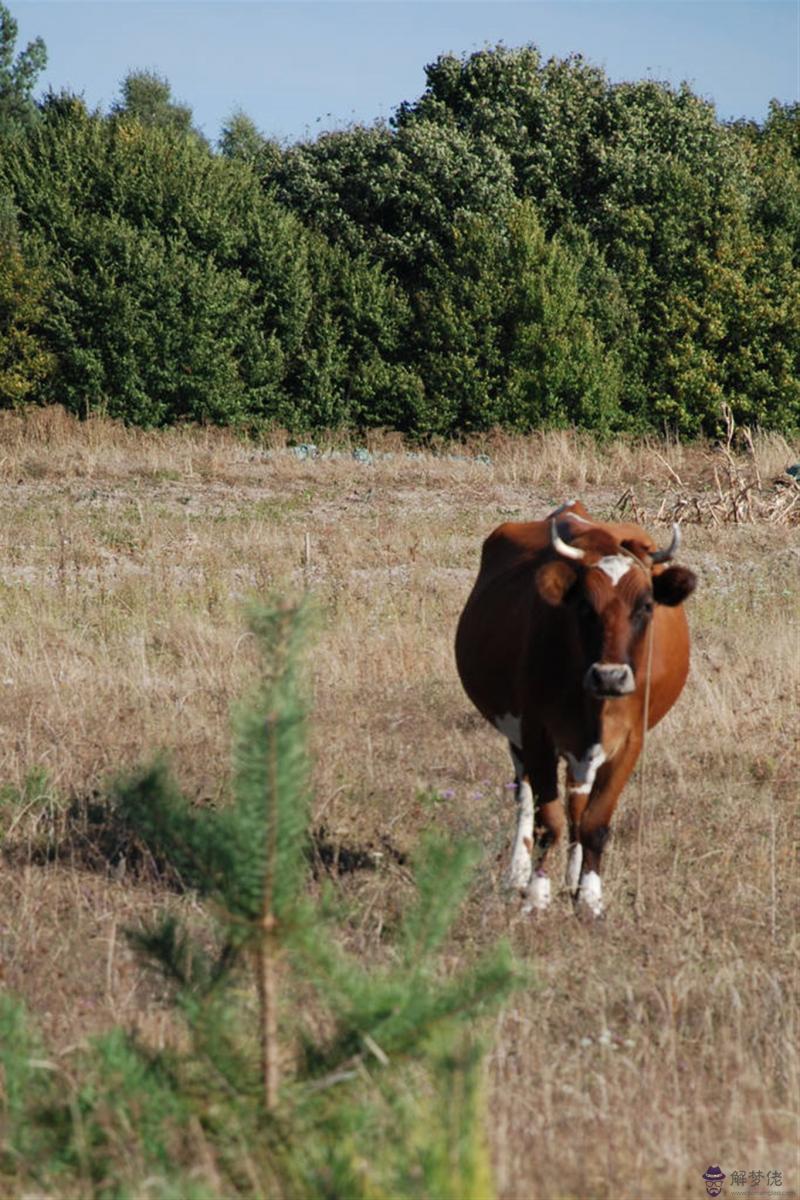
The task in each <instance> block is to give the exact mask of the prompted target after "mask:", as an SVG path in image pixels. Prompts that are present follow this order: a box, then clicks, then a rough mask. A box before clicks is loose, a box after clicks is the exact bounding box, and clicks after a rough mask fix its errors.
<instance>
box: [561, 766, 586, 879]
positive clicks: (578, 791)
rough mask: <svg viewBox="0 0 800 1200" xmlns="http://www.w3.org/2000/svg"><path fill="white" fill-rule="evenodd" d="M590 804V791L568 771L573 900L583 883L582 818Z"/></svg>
mask: <svg viewBox="0 0 800 1200" xmlns="http://www.w3.org/2000/svg"><path fill="white" fill-rule="evenodd" d="M588 803H589V791H588V789H587V788H586V787H585V786H584V785H582V784H579V783H576V782H575V780H574V779H573V778H572V776H571V774H570V772H569V771H567V815H568V817H569V847H568V849H567V872H566V879H565V882H566V885H567V888H568V890H569V892H570V893H571V895H572V897H573V899H574V898H575V896H577V894H578V887H579V886H580V882H581V867H582V866H583V846H582V845H581V833H580V829H581V818H582V817H583V814H584V811H585V810H586V805H587V804H588Z"/></svg>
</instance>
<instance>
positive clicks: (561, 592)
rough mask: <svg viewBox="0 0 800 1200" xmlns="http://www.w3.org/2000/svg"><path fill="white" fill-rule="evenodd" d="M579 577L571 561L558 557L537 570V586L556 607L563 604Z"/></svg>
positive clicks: (544, 598) (541, 593) (549, 602)
mask: <svg viewBox="0 0 800 1200" xmlns="http://www.w3.org/2000/svg"><path fill="white" fill-rule="evenodd" d="M577 578H578V576H577V575H576V574H575V571H574V569H573V568H572V567H571V566H570V565H569V563H565V562H564V560H563V559H560V558H557V559H555V560H554V561H553V562H547V563H545V564H544V566H543V567H539V570H538V571H537V572H536V588H537V591H538V592H539V595H540V596H541V597H542V599H543V600H544V601H546V602H547V603H548V604H552V605H553V606H554V607H555V606H556V605H558V604H561V602H562V600H563V599H564V597H565V596H566V594H567V592H568V591H569V589H570V588H571V587H572V586H573V585H574V583H575V582H576V580H577Z"/></svg>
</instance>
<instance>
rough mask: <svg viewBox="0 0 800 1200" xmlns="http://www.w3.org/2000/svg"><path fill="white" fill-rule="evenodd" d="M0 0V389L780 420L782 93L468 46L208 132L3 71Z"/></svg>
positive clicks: (22, 399) (796, 201) (436, 422)
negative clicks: (274, 122) (766, 101)
mask: <svg viewBox="0 0 800 1200" xmlns="http://www.w3.org/2000/svg"><path fill="white" fill-rule="evenodd" d="M16 36H17V28H16V24H15V22H14V20H13V18H12V17H11V15H10V13H9V12H8V10H7V9H5V8H4V7H3V6H2V5H0V404H2V405H4V406H6V407H8V406H16V405H20V404H25V403H31V402H35V403H43V404H48V403H60V404H63V405H64V406H65V407H66V408H67V409H68V410H70V411H72V412H75V413H78V414H81V415H88V414H92V413H102V414H107V415H110V416H113V417H118V418H122V419H124V420H125V421H128V422H131V423H135V424H141V425H147V426H158V425H164V424H170V423H173V422H176V421H182V420H188V421H202V422H216V423H224V424H228V423H234V424H239V425H242V426H245V427H260V426H263V425H265V424H277V425H282V426H285V427H287V428H288V429H290V430H293V431H306V430H313V429H315V428H322V427H339V426H342V427H348V428H365V427H368V426H389V427H392V428H396V429H399V430H402V431H404V432H406V433H409V434H412V435H415V436H423V437H425V436H432V435H460V434H463V433H468V432H471V431H480V430H484V429H488V428H491V427H494V426H502V427H505V428H507V429H511V430H520V431H524V430H529V429H533V428H541V427H546V426H565V425H575V426H579V427H583V428H587V429H592V430H595V431H597V432H599V433H601V434H610V433H614V432H624V431H630V432H646V431H649V430H663V429H668V430H670V431H674V432H676V433H680V434H683V435H690V436H691V435H695V434H701V433H708V434H713V433H715V432H716V431H717V430H718V427H719V425H720V421H721V408H722V405H723V403H724V404H727V405H728V406H729V407H730V409H731V411H732V413H733V416H734V418H735V420H736V421H737V422H738V423H742V424H749V425H760V426H762V427H764V428H769V429H776V430H782V431H784V432H791V431H792V430H795V429H797V428H798V426H800V105H798V104H780V103H778V102H777V101H775V102H773V103H772V105H771V107H770V112H769V115H768V117H767V119H766V120H765V121H764V122H763V123H756V122H751V121H741V122H734V123H723V122H721V121H719V119H718V118H717V116H716V113H715V110H714V107H713V105H712V104H711V103H709V102H708V101H706V100H704V99H702V98H700V97H698V96H697V95H695V94H694V93H693V92H692V90H691V89H690V88H689V87H688V86H686V85H682V86H681V87H679V88H673V87H671V86H668V85H666V84H663V83H658V82H654V81H652V80H646V81H640V82H634V83H624V84H613V83H611V81H610V80H609V79H608V78H607V76H606V75H605V73H604V72H603V71H602V70H601V69H600V68H598V67H595V66H593V65H591V64H590V63H588V62H586V61H585V60H584V59H583V58H581V57H580V56H571V57H569V58H566V59H557V58H551V59H548V60H545V59H543V57H542V55H541V54H540V52H539V50H538V49H537V48H536V47H535V46H532V45H529V46H524V47H522V48H516V49H515V48H508V47H505V46H502V45H501V46H496V47H494V48H490V49H485V50H481V51H479V52H477V53H473V54H470V55H466V56H463V57H457V56H454V55H449V54H448V55H442V56H441V57H439V58H438V59H437V60H436V61H435V62H433V63H432V64H430V65H429V66H428V67H427V68H426V87H425V90H424V92H423V94H422V95H421V96H420V97H419V98H418V99H416V100H414V101H409V102H404V103H402V104H401V105H400V106H399V107H398V109H397V110H396V112H395V113H394V115H393V116H392V117H391V119H390V120H389V121H388V122H375V123H374V124H372V125H353V126H351V127H349V128H346V129H343V130H339V131H336V132H333V133H326V134H323V135H322V136H320V137H318V138H316V139H315V140H311V141H306V142H299V143H295V144H291V145H281V144H278V143H277V142H275V141H274V140H271V139H270V138H268V137H266V136H264V135H263V134H262V133H261V132H260V131H259V130H258V128H257V127H256V125H255V124H254V122H253V121H252V120H251V119H250V118H249V117H248V116H247V115H246V114H244V113H241V112H239V113H235V114H234V115H233V116H232V117H231V119H230V120H229V121H228V122H227V124H226V126H225V128H224V129H223V130H222V134H221V136H220V138H219V141H218V143H217V145H216V146H212V145H211V144H210V143H209V142H208V141H207V140H206V138H204V137H203V135H202V134H201V133H200V132H199V131H198V130H196V129H195V128H194V127H193V124H192V121H193V117H192V112H191V109H189V108H188V107H187V106H185V105H181V104H178V103H176V101H175V100H174V99H173V97H172V95H171V90H170V87H169V84H168V83H167V81H166V80H164V79H161V78H160V77H159V76H158V75H155V74H153V73H150V72H133V73H132V74H130V75H129V76H128V77H127V78H126V79H125V80H124V81H123V84H122V86H121V89H120V95H119V98H118V100H117V101H116V102H115V103H114V104H113V105H112V106H111V109H110V111H109V112H107V113H103V112H101V111H91V110H90V109H89V108H88V107H87V105H86V103H85V102H84V100H83V99H82V98H81V97H80V96H79V95H75V94H71V93H69V92H53V91H50V92H48V93H47V94H46V95H44V96H43V97H41V98H39V99H38V100H36V99H34V96H33V91H34V87H35V84H36V79H37V77H38V75H39V73H40V72H41V69H42V67H43V66H44V64H45V61H46V52H45V48H44V46H43V44H42V43H41V42H40V41H38V40H37V41H36V42H34V43H32V44H31V45H30V46H28V47H27V48H26V49H25V50H22V51H17V50H16Z"/></svg>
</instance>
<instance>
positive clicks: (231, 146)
mask: <svg viewBox="0 0 800 1200" xmlns="http://www.w3.org/2000/svg"><path fill="white" fill-rule="evenodd" d="M218 145H219V151H220V153H221V154H222V155H223V156H224V157H225V158H231V159H235V160H236V161H238V162H245V163H249V164H250V166H252V167H253V169H254V170H255V171H257V172H258V173H259V174H260V175H266V174H267V173H268V172H270V171H271V170H274V168H275V167H276V166H277V165H278V163H279V162H280V158H281V150H280V147H279V146H278V144H277V143H276V142H274V141H272V140H271V139H270V138H268V137H266V136H265V135H264V134H263V133H261V131H260V130H259V129H258V127H257V126H256V123H255V121H253V119H252V118H251V117H248V115H247V113H245V112H242V110H241V109H237V110H236V111H235V112H233V113H232V114H231V116H230V117H229V118H228V120H227V121H226V123H225V125H224V126H223V127H222V134H221V136H220V139H219V143H218Z"/></svg>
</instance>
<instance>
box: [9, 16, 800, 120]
mask: <svg viewBox="0 0 800 1200" xmlns="http://www.w3.org/2000/svg"><path fill="white" fill-rule="evenodd" d="M3 2H4V3H5V4H6V7H7V8H9V9H10V10H11V12H12V15H13V16H14V17H15V19H16V20H17V22H18V24H19V45H20V47H21V46H22V45H25V44H26V43H27V42H28V41H29V40H30V39H31V38H33V37H35V36H36V35H37V34H38V35H41V36H42V37H43V38H44V40H45V42H46V44H47V48H48V52H49V64H48V68H47V71H46V73H45V75H44V76H43V86H44V87H47V86H52V87H53V88H55V89H60V88H63V87H68V88H70V89H71V90H73V91H76V92H79V93H82V94H83V95H84V96H85V98H86V100H87V102H88V103H89V104H90V105H92V106H95V105H100V106H101V107H102V108H103V109H107V108H108V106H109V105H110V103H111V102H112V101H113V100H114V99H115V97H116V96H117V94H118V91H119V84H120V81H121V80H122V79H123V77H124V76H125V75H126V74H127V73H128V71H130V70H135V69H143V68H147V69H151V70H156V71H158V73H159V74H161V75H164V76H166V78H167V79H168V80H169V81H170V84H171V85H172V91H173V95H174V96H175V98H176V99H178V100H180V101H182V102H184V103H187V104H189V105H191V107H192V109H193V111H194V117H195V123H196V124H197V125H199V126H200V127H201V128H202V129H203V131H204V133H205V134H206V136H207V137H209V138H210V139H212V140H216V138H217V137H218V136H219V132H220V129H221V127H222V125H223V123H224V121H225V120H226V118H227V117H228V116H229V115H230V114H231V112H232V111H233V110H234V109H236V108H242V109H244V111H245V112H247V113H248V114H249V115H250V116H251V117H252V118H253V120H254V121H255V122H256V124H257V125H258V126H259V128H261V129H262V130H263V131H264V132H265V133H267V134H269V135H271V136H273V137H278V138H279V139H281V140H290V141H293V140H296V139H298V138H307V137H313V136H315V135H316V134H317V133H318V132H320V131H321V130H323V129H330V128H336V127H341V126H343V125H346V124H348V123H350V122H352V121H363V122H371V121H372V120H374V119H375V118H388V117H389V116H391V114H392V112H393V111H394V109H395V108H396V107H397V105H398V104H399V103H400V102H401V101H402V100H413V99H415V98H416V97H417V96H419V95H420V93H421V92H422V90H423V89H424V86H425V74H424V68H425V64H426V63H429V62H431V61H433V59H435V58H436V57H437V56H438V55H439V54H441V53H444V52H447V51H451V52H454V53H456V54H462V53H465V52H466V53H470V52H472V51H474V50H478V49H481V48H482V47H483V46H485V45H487V44H489V45H493V44H495V43H496V42H499V41H502V42H505V44H506V45H508V46H517V45H523V44H525V43H528V42H534V43H535V44H536V45H537V46H539V48H540V49H541V50H542V52H543V54H544V55H545V56H546V57H548V56H550V55H556V56H558V57H563V56H564V55H566V54H569V53H571V52H577V53H581V54H583V55H584V57H585V58H587V59H589V60H590V61H591V62H593V63H595V64H597V65H598V66H601V67H603V68H604V69H605V70H606V72H607V73H608V75H609V76H610V78H611V79H613V80H623V79H626V80H630V79H642V78H655V79H662V80H667V81H669V82H670V83H673V84H678V83H680V82H681V81H683V80H686V81H688V82H689V83H690V84H691V86H692V87H693V88H694V90H695V91H696V92H697V93H699V94H700V95H702V96H705V97H706V98H708V99H710V100H713V101H714V102H715V104H716V105H717V111H718V113H719V115H720V117H722V118H723V119H726V120H727V119H731V118H737V117H750V118H755V119H756V120H762V119H763V118H764V116H765V115H766V112H767V106H768V104H769V101H770V99H771V98H773V97H775V98H777V99H779V100H781V101H783V102H790V101H797V100H800V0H538V2H533V3H532V2H531V0H491V2H487V0H415V2H411V0H405V2H397V0H361V2H359V3H354V2H351V0H284V2H275V3H265V2H263V0H245V2H241V0H195V2H194V3H186V2H177V0H176V2H173V0H159V2H156V0H95V2H85V0H24V2H20V3H15V2H14V0H3Z"/></svg>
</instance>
